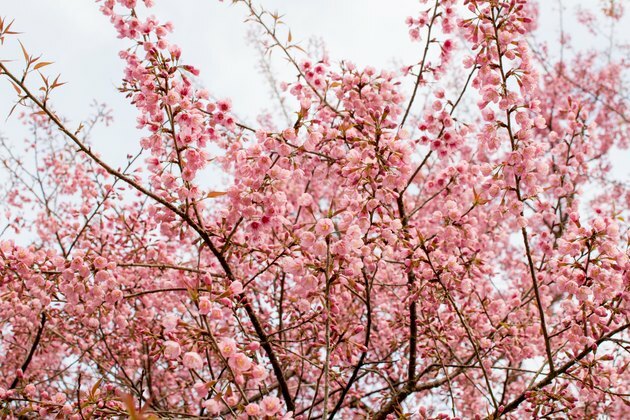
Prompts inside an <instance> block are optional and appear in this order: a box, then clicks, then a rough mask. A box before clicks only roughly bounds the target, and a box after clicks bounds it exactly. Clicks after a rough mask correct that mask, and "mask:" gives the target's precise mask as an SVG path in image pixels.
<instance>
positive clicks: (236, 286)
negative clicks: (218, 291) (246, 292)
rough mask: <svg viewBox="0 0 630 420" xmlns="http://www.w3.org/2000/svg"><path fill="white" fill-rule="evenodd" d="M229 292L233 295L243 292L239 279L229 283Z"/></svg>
mask: <svg viewBox="0 0 630 420" xmlns="http://www.w3.org/2000/svg"><path fill="white" fill-rule="evenodd" d="M230 292H232V294H234V295H240V294H241V293H243V283H241V282H240V281H233V282H232V283H230Z"/></svg>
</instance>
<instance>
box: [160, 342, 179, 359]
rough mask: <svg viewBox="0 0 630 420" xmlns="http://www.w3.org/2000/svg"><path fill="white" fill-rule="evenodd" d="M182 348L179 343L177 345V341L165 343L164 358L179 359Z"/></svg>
mask: <svg viewBox="0 0 630 420" xmlns="http://www.w3.org/2000/svg"><path fill="white" fill-rule="evenodd" d="M181 351H182V350H181V348H180V346H179V343H177V342H176V341H170V340H169V341H167V342H165V343H164V356H165V357H166V358H167V359H171V360H172V359H176V358H178V357H179V355H180V353H181Z"/></svg>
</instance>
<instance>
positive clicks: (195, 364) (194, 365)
mask: <svg viewBox="0 0 630 420" xmlns="http://www.w3.org/2000/svg"><path fill="white" fill-rule="evenodd" d="M182 363H183V364H184V366H185V367H186V368H188V369H201V368H202V367H203V359H202V358H201V356H200V355H199V353H196V352H194V351H189V352H188V353H184V357H183V358H182Z"/></svg>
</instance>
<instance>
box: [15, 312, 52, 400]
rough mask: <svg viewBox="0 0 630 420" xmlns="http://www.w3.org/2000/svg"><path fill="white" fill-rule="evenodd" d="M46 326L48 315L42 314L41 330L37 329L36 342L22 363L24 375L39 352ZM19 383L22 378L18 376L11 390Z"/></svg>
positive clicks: (21, 368)
mask: <svg viewBox="0 0 630 420" xmlns="http://www.w3.org/2000/svg"><path fill="white" fill-rule="evenodd" d="M44 325H46V313H45V312H42V317H41V322H40V324H39V328H38V329H37V335H36V336H35V341H33V345H32V346H31V350H30V351H29V352H28V355H27V356H26V360H24V363H22V366H21V367H20V370H21V371H22V374H24V373H25V372H26V369H28V365H30V364H31V361H32V360H33V355H35V351H36V350H37V347H38V346H39V342H40V340H41V338H42V332H43V331H44ZM19 382H20V377H19V376H16V377H15V379H13V382H11V386H10V387H9V389H14V388H15V387H16V386H17V384H18V383H19Z"/></svg>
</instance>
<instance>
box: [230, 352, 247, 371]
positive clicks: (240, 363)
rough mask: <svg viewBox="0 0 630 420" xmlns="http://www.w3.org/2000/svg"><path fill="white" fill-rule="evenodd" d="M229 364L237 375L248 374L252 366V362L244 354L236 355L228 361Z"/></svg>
mask: <svg viewBox="0 0 630 420" xmlns="http://www.w3.org/2000/svg"><path fill="white" fill-rule="evenodd" d="M228 364H229V365H230V367H231V368H232V370H234V371H235V372H237V373H241V372H247V371H248V370H249V368H250V367H251V366H252V361H251V360H250V359H249V357H247V356H246V355H245V354H243V353H236V354H235V355H233V356H232V357H230V359H229V360H228Z"/></svg>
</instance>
